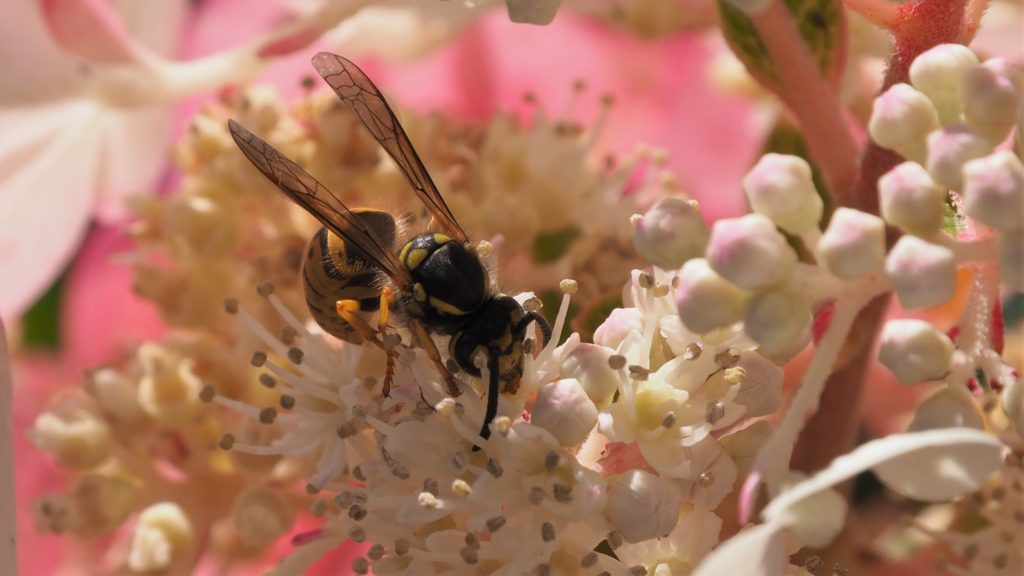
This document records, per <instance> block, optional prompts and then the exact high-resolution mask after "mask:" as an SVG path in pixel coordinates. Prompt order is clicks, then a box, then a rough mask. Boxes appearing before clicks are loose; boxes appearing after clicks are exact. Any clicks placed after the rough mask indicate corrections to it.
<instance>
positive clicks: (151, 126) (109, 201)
mask: <svg viewBox="0 0 1024 576" xmlns="http://www.w3.org/2000/svg"><path fill="white" fill-rule="evenodd" d="M102 135H103V146H102V149H103V158H102V172H101V174H102V177H101V178H102V180H101V183H100V187H99V192H100V195H99V198H98V199H97V206H96V210H97V216H98V217H99V218H101V219H103V220H111V219H115V218H120V217H122V216H123V215H124V208H125V199H126V198H127V197H129V196H133V195H139V194H155V193H156V187H157V186H158V178H159V177H160V175H161V174H162V173H163V171H164V170H165V168H166V167H167V164H168V160H169V159H170V151H169V148H170V143H171V112H170V110H169V109H167V108H163V107H157V108H144V109H132V110H123V111H122V110H118V111H107V112H105V113H104V115H103V129H102Z"/></svg>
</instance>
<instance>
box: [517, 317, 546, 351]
mask: <svg viewBox="0 0 1024 576" xmlns="http://www.w3.org/2000/svg"><path fill="white" fill-rule="evenodd" d="M530 322H536V323H537V326H540V333H541V336H543V337H544V344H542V345H541V347H542V348H543V347H544V346H547V345H548V342H549V341H551V324H548V321H547V318H544V317H543V316H541V314H540V313H539V312H537V311H535V310H531V311H529V312H527V313H526V316H523V319H522V320H520V321H519V324H517V325H516V334H520V335H523V336H525V335H526V328H527V327H528V326H529V325H530Z"/></svg>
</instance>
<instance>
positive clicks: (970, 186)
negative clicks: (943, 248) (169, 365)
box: [963, 150, 1024, 232]
mask: <svg viewBox="0 0 1024 576" xmlns="http://www.w3.org/2000/svg"><path fill="white" fill-rule="evenodd" d="M963 193H964V212H966V213H967V215H968V216H970V217H971V218H973V219H975V220H977V221H978V222H981V223H982V224H984V225H986V226H989V227H991V228H995V229H996V230H1002V231H1004V232H1009V231H1012V230H1020V229H1022V228H1024V165H1022V164H1021V162H1020V159H1019V158H1017V156H1016V155H1015V154H1014V153H1013V152H1010V151H1009V150H1003V151H1000V152H996V153H995V154H992V155H990V156H986V157H984V158H978V159H977V160H971V161H970V162H968V163H967V164H965V165H964V188H963Z"/></svg>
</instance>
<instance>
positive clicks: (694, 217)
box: [633, 197, 711, 270]
mask: <svg viewBox="0 0 1024 576" xmlns="http://www.w3.org/2000/svg"><path fill="white" fill-rule="evenodd" d="M710 235H711V230H710V229H709V228H708V225H707V224H706V223H705V222H704V217H703V216H701V213H700V207H699V206H698V205H697V203H696V202H695V201H693V200H684V199H682V198H675V197H670V198H664V199H662V200H660V201H659V202H658V203H657V204H655V205H654V206H652V207H651V209H650V210H648V211H647V213H646V214H644V215H643V216H641V217H640V218H639V219H637V220H636V228H635V230H634V231H633V245H634V246H636V250H637V252H638V253H639V254H640V256H641V257H643V258H644V259H645V260H647V261H648V262H650V263H651V264H654V265H655V266H657V267H659V268H661V269H663V270H676V269H678V268H679V267H680V266H682V265H683V263H684V262H686V261H687V260H690V259H691V258H699V257H701V256H703V255H704V247H705V246H707V244H708V236H710Z"/></svg>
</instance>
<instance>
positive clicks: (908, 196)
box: [878, 162, 946, 236]
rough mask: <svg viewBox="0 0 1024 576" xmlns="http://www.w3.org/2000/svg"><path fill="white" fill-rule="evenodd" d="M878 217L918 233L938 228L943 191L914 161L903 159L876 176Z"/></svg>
mask: <svg viewBox="0 0 1024 576" xmlns="http://www.w3.org/2000/svg"><path fill="white" fill-rule="evenodd" d="M878 197H879V201H880V204H881V211H882V218H885V220H886V221H887V222H888V223H889V224H892V225H893V226H896V227H898V228H901V229H902V230H904V231H906V232H909V233H911V234H916V235H918V236H930V235H931V234H934V233H935V232H937V231H938V230H940V229H942V221H943V218H944V216H945V203H946V192H945V190H943V189H942V187H941V186H939V185H938V184H936V183H935V181H933V180H932V178H931V176H929V175H928V172H927V171H925V169H924V168H923V167H922V166H921V165H920V164H918V163H916V162H904V163H903V164H900V165H899V166H897V167H895V168H893V169H892V170H890V171H889V172H887V173H886V174H885V175H884V176H882V177H881V178H879V179H878Z"/></svg>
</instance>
